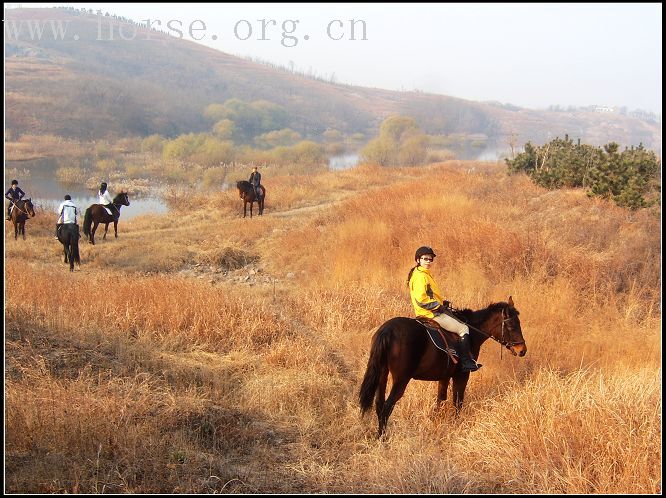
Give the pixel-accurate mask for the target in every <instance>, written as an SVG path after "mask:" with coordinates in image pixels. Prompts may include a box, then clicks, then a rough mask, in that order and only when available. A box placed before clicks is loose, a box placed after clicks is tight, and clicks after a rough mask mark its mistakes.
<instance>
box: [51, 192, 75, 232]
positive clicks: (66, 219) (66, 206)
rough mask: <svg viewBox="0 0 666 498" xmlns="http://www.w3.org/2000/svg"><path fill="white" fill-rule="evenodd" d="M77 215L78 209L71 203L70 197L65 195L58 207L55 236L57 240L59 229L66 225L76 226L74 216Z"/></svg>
mask: <svg viewBox="0 0 666 498" xmlns="http://www.w3.org/2000/svg"><path fill="white" fill-rule="evenodd" d="M77 214H78V208H77V207H76V204H74V203H73V202H72V197H71V196H70V195H69V194H67V195H66V196H65V200H64V201H63V202H62V203H61V204H60V206H59V207H58V220H57V222H56V236H55V238H56V239H57V238H58V230H59V229H60V227H61V226H62V225H64V224H66V223H73V224H75V225H76V224H77V222H76V216H77Z"/></svg>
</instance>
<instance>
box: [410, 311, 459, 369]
mask: <svg viewBox="0 0 666 498" xmlns="http://www.w3.org/2000/svg"><path fill="white" fill-rule="evenodd" d="M414 320H416V321H417V322H419V323H420V324H421V325H423V326H424V327H425V329H426V332H427V333H428V337H430V340H431V341H432V343H433V344H434V345H435V347H436V348H437V349H439V350H441V351H444V352H445V353H446V355H447V356H448V357H449V359H450V360H451V362H453V364H454V365H455V364H456V363H458V361H459V360H458V352H457V351H456V350H455V349H454V348H452V347H450V346H449V340H451V338H449V339H447V335H449V334H453V333H452V332H449V331H448V330H445V329H443V328H442V326H441V325H440V324H439V323H437V322H436V321H435V320H433V319H432V318H427V317H425V316H419V317H417V318H415V319H414Z"/></svg>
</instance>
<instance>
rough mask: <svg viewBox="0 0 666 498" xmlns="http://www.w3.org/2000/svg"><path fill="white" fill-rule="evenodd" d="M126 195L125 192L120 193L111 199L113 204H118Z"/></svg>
mask: <svg viewBox="0 0 666 498" xmlns="http://www.w3.org/2000/svg"><path fill="white" fill-rule="evenodd" d="M126 195H127V192H120V193H119V194H118V195H116V196H115V197H114V198H113V202H114V203H115V202H120V200H121V199H122V198H123V197H125V196H126Z"/></svg>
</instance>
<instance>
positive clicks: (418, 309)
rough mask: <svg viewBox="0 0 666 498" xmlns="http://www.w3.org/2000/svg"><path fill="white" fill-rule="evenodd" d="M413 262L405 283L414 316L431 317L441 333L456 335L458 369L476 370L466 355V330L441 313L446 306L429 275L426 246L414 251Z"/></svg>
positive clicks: (431, 257) (429, 257)
mask: <svg viewBox="0 0 666 498" xmlns="http://www.w3.org/2000/svg"><path fill="white" fill-rule="evenodd" d="M414 259H415V260H416V266H415V267H414V268H412V269H411V270H410V271H409V275H407V283H408V285H409V295H410V297H411V300H412V305H413V306H414V311H415V313H416V316H417V317H418V316H425V317H428V318H432V319H433V320H435V321H436V322H437V323H439V324H440V325H441V326H442V328H444V329H445V330H448V331H449V332H455V333H456V334H458V335H459V336H460V348H459V350H460V351H459V352H460V359H461V365H460V366H461V370H462V371H463V372H474V371H476V370H478V369H479V368H481V364H480V363H477V362H476V361H474V359H473V358H472V355H471V353H470V340H469V327H468V326H467V325H466V324H464V323H463V322H461V321H459V320H457V319H456V318H454V317H452V316H451V315H449V314H447V313H445V312H444V311H445V310H446V309H447V308H448V307H449V302H448V301H446V300H444V298H443V297H442V294H441V292H440V291H439V287H438V286H437V283H436V282H435V279H434V278H433V277H432V274H431V273H430V267H431V266H432V264H433V261H434V259H435V252H434V251H433V250H432V248H430V247H427V246H422V247H419V248H418V249H417V250H416V254H415V256H414Z"/></svg>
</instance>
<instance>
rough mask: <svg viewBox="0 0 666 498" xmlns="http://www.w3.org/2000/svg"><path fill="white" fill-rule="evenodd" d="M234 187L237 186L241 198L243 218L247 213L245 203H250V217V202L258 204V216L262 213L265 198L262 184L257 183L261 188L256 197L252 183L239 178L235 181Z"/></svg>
mask: <svg viewBox="0 0 666 498" xmlns="http://www.w3.org/2000/svg"><path fill="white" fill-rule="evenodd" d="M236 188H238V195H239V196H240V198H241V199H243V218H245V216H246V214H247V203H248V202H249V203H250V218H252V204H253V203H255V202H256V203H257V205H258V206H259V216H261V215H262V214H264V199H265V198H266V189H265V188H264V186H263V185H259V188H260V189H261V195H260V196H259V197H257V194H256V193H255V192H254V187H253V186H252V184H251V183H250V182H248V181H246V180H241V181H240V182H237V183H236Z"/></svg>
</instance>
